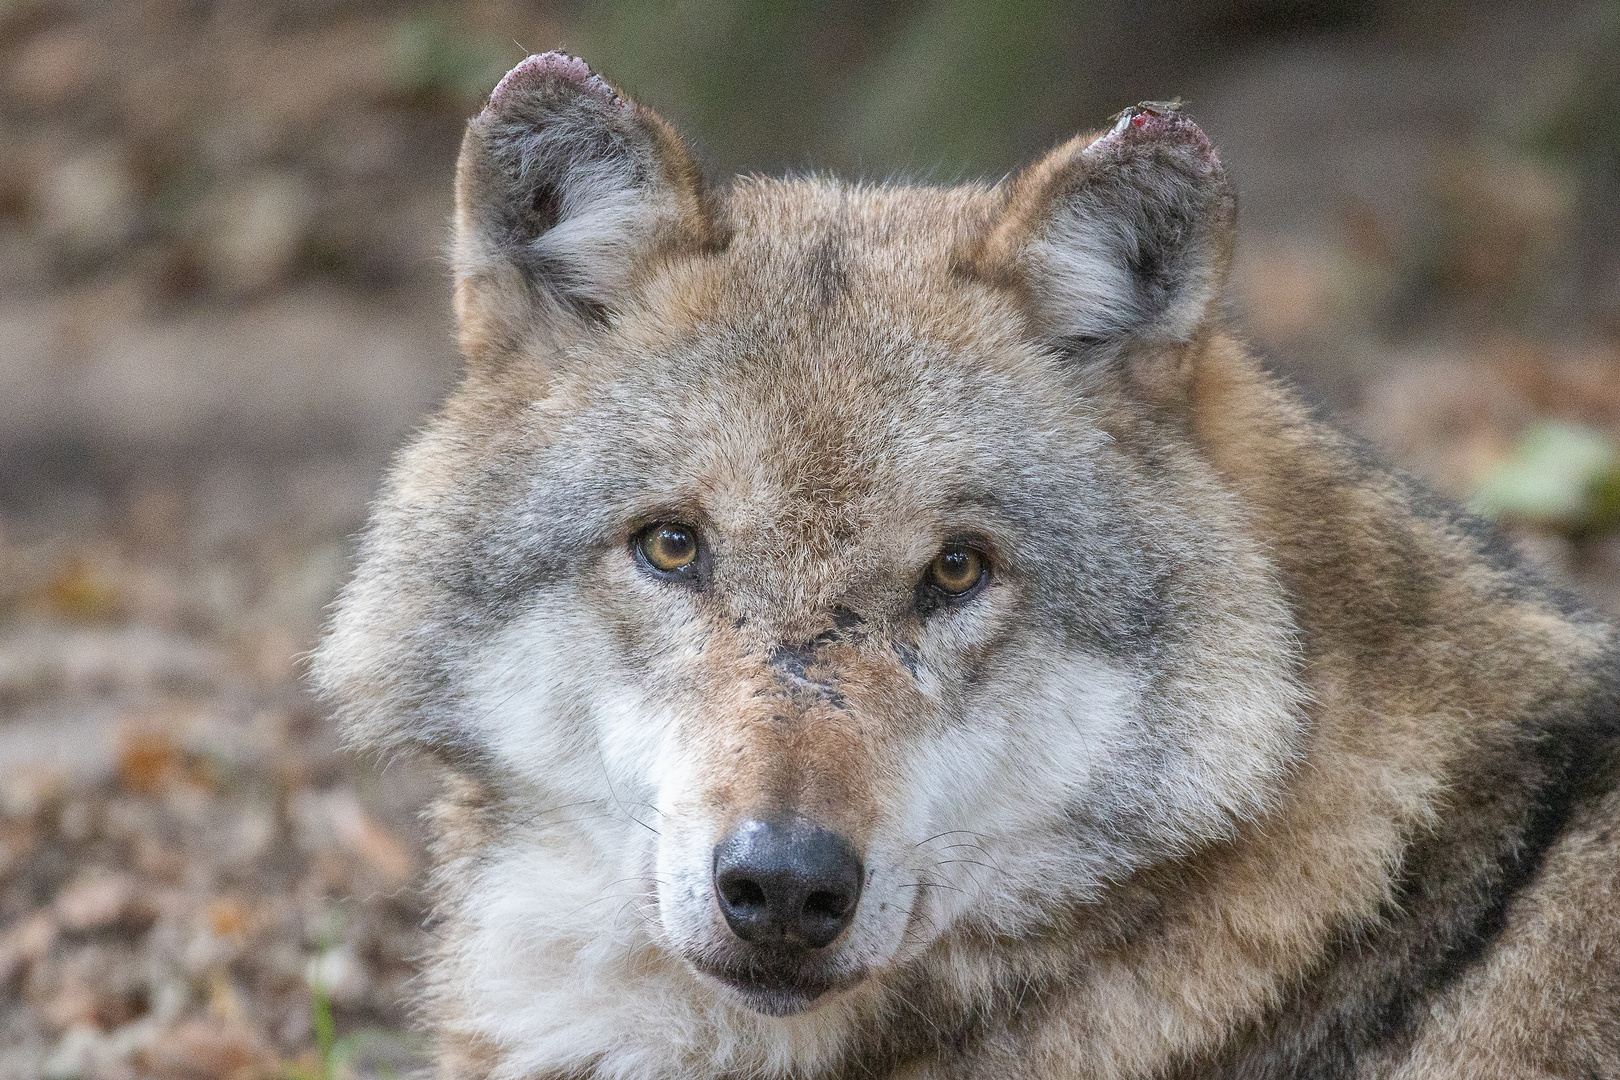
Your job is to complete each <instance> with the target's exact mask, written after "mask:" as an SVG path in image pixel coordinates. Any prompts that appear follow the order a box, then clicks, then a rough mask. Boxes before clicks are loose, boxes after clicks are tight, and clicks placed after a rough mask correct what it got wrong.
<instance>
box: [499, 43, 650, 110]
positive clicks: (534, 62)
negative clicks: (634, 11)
mask: <svg viewBox="0 0 1620 1080" xmlns="http://www.w3.org/2000/svg"><path fill="white" fill-rule="evenodd" d="M542 83H555V84H561V85H563V86H572V87H577V88H578V89H581V90H584V91H587V92H589V93H593V94H595V95H596V96H598V97H600V98H602V99H603V100H605V101H609V102H612V103H614V104H623V101H622V99H621V98H620V97H619V94H618V91H616V90H614V89H613V87H612V86H609V85H608V83H607V81H606V80H605V79H603V78H602V76H600V75H598V74H596V73H595V72H594V71H592V70H591V66H590V65H589V64H587V63H586V62H585V61H584V60H581V59H580V58H579V57H577V56H573V55H571V54H569V53H565V52H561V51H558V50H553V51H551V52H544V53H535V54H534V55H533V56H526V57H524V58H523V59H522V60H521V61H519V63H518V65H517V66H516V67H514V68H513V69H512V70H511V71H508V72H507V73H506V74H505V75H503V76H501V81H500V82H498V83H496V84H495V89H494V90H492V91H490V95H489V104H488V105H487V106H485V107H486V108H498V107H500V106H501V105H502V104H504V103H505V102H506V101H507V100H509V99H511V98H512V97H513V96H514V95H516V94H518V93H521V92H522V91H524V90H528V89H534V88H535V87H537V86H539V85H540V84H542Z"/></svg>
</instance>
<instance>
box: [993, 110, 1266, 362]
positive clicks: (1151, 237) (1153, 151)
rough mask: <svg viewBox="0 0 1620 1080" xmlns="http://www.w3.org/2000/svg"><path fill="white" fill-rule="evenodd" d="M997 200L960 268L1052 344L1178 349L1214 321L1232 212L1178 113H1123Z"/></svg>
mask: <svg viewBox="0 0 1620 1080" xmlns="http://www.w3.org/2000/svg"><path fill="white" fill-rule="evenodd" d="M1005 191H1006V194H1005V199H1006V201H1005V204H1004V206H1003V209H1002V210H1001V212H1000V215H999V217H997V218H996V219H995V221H994V222H993V224H992V225H991V226H990V228H989V230H988V231H987V232H986V233H985V234H983V235H982V236H981V237H980V238H979V240H978V242H977V243H976V244H975V245H973V247H972V248H971V249H970V250H969V252H968V253H967V256H966V259H965V264H966V267H967V269H968V270H969V271H970V272H972V273H975V274H976V275H977V276H980V277H981V278H984V279H986V280H989V281H992V282H995V283H998V284H1002V285H1008V286H1011V287H1012V288H1014V289H1015V290H1016V291H1017V292H1018V294H1019V295H1020V297H1021V298H1022V301H1023V303H1024V305H1025V307H1026V309H1027V311H1028V314H1029V317H1030V320H1031V322H1032V324H1033V325H1034V327H1035V330H1036V332H1037V333H1039V334H1040V335H1042V336H1043V337H1045V338H1046V339H1047V340H1049V341H1050V342H1051V343H1052V344H1053V345H1055V346H1057V347H1060V348H1065V349H1070V350H1076V349H1078V350H1083V351H1094V350H1096V349H1098V348H1107V347H1109V346H1113V347H1116V348H1118V347H1121V346H1126V345H1129V344H1133V343H1138V342H1140V343H1148V342H1155V343H1163V344H1176V343H1183V342H1187V341H1190V340H1193V339H1194V338H1196V337H1197V336H1198V335H1199V333H1200V331H1201V330H1203V329H1204V328H1205V327H1206V325H1207V324H1208V323H1209V322H1210V320H1211V318H1212V316H1214V315H1215V314H1216V312H1217V310H1218V307H1219V301H1220V296H1221V292H1222V289H1223V287H1224V285H1225V280H1226V271H1227V267H1228V265H1229V264H1230V262H1231V254H1232V234H1233V227H1234V224H1235V221H1236V205H1237V204H1236V201H1235V199H1234V198H1233V195H1232V190H1231V187H1230V185H1229V184H1228V183H1227V180H1226V173H1225V171H1224V170H1223V169H1222V168H1221V163H1220V159H1219V158H1218V157H1216V155H1215V150H1214V148H1213V147H1212V146H1211V145H1210V142H1209V139H1208V138H1207V137H1206V136H1205V135H1204V133H1203V132H1202V131H1200V130H1199V128H1198V126H1197V125H1196V124H1194V123H1193V122H1192V121H1191V120H1188V119H1187V118H1186V117H1184V116H1183V115H1182V114H1181V112H1180V107H1179V106H1177V105H1165V104H1143V105H1138V106H1136V107H1134V108H1131V109H1127V110H1125V112H1124V113H1122V114H1120V116H1119V118H1118V122H1117V123H1116V124H1115V125H1114V127H1113V128H1111V129H1110V130H1109V131H1107V132H1106V133H1104V134H1103V135H1102V136H1100V137H1085V136H1082V137H1081V138H1077V139H1074V140H1072V141H1070V142H1068V143H1065V144H1064V145H1063V146H1060V147H1058V148H1057V149H1056V150H1054V151H1052V153H1050V154H1048V155H1047V156H1046V158H1045V159H1044V160H1042V161H1040V162H1037V163H1036V164H1035V165H1032V166H1031V167H1030V168H1028V169H1026V170H1025V171H1024V172H1023V173H1022V174H1020V175H1019V176H1018V177H1016V178H1015V179H1014V180H1012V181H1011V183H1010V184H1008V185H1007V187H1006V189H1005Z"/></svg>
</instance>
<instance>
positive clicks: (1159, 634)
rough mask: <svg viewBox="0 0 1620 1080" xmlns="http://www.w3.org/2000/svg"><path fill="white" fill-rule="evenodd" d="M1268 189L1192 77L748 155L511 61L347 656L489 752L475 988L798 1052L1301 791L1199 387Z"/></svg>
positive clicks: (534, 1045)
mask: <svg viewBox="0 0 1620 1080" xmlns="http://www.w3.org/2000/svg"><path fill="white" fill-rule="evenodd" d="M1233 216H1234V203H1233V197H1232V194H1231V192H1230V189H1229V187H1228V184H1227V181H1226V179H1225V176H1224V173H1223V171H1222V168H1221V165H1220V162H1219V160H1218V159H1217V156H1216V154H1215V152H1214V151H1213V149H1212V148H1211V146H1210V144H1209V142H1208V140H1207V139H1206V138H1205V137H1204V135H1203V134H1202V132H1200V131H1199V129H1198V128H1197V127H1195V126H1194V125H1193V124H1192V123H1191V122H1190V121H1188V120H1187V119H1186V118H1185V117H1183V116H1182V115H1181V114H1180V113H1179V111H1177V110H1175V109H1173V108H1168V107H1141V108H1137V109H1133V110H1128V111H1127V112H1126V113H1125V114H1123V115H1122V116H1121V117H1120V118H1119V120H1118V122H1117V123H1116V124H1115V125H1114V126H1113V127H1112V128H1111V129H1109V130H1108V131H1107V132H1105V133H1103V134H1102V135H1100V136H1094V137H1084V138H1080V139H1076V140H1074V141H1073V142H1070V143H1068V144H1066V145H1064V146H1062V147H1060V148H1058V149H1057V150H1056V151H1054V152H1053V153H1052V154H1051V155H1049V156H1048V157H1047V158H1046V159H1045V160H1043V161H1041V162H1039V163H1038V164H1036V165H1034V166H1033V167H1031V168H1029V169H1028V170H1026V171H1025V172H1024V173H1022V174H1021V175H1019V176H1017V177H1016V178H1014V179H1011V180H1009V181H1007V182H1003V183H1002V184H999V185H996V186H993V187H980V186H968V187H961V188H954V189H944V190H941V189H931V188H914V187H860V186H849V185H845V184H841V183H836V182H832V181H824V180H788V181H775V180H763V179H752V178H751V179H744V180H739V181H737V182H736V183H735V184H734V185H733V186H731V187H730V188H729V189H727V190H724V191H711V190H709V189H707V188H705V186H704V185H703V182H702V180H701V178H700V174H699V171H698V170H697V168H696V167H695V166H694V164H693V160H692V158H691V156H690V154H689V153H688V152H687V150H686V149H685V148H684V147H683V145H682V144H681V142H680V141H679V140H678V139H677V137H676V136H675V135H674V134H673V132H672V130H671V129H670V128H669V126H668V125H667V124H665V123H664V122H663V121H662V120H660V119H659V118H658V117H656V116H655V115H653V114H652V113H651V112H650V111H648V110H647V109H645V108H643V107H641V106H639V105H637V104H635V103H633V102H631V101H628V100H626V99H625V98H624V97H623V96H621V95H620V94H619V93H618V92H616V91H615V90H614V89H613V88H612V87H611V86H609V85H608V84H606V83H605V82H603V81H602V80H601V79H600V78H599V77H597V76H595V75H593V74H591V72H590V71H589V69H588V68H586V66H585V65H584V64H583V63H582V62H580V61H578V60H575V59H572V58H569V57H564V56H561V55H559V54H548V55H545V56H538V57H531V58H529V59H528V60H526V61H525V62H524V63H523V64H521V65H519V66H518V67H517V68H516V69H514V70H513V71H512V72H511V73H510V74H509V75H508V76H507V77H506V78H505V79H504V80H503V81H502V83H501V84H500V86H499V87H498V88H497V89H496V90H495V92H494V94H493V95H492V97H491V99H490V101H489V104H488V106H487V107H486V108H485V109H484V111H483V112H482V113H481V114H480V115H479V116H478V117H477V118H476V119H475V120H473V121H472V122H471V124H470V125H469V127H468V130H467V134H466V139H465V142H464V144H463V147H462V152H461V159H460V164H459V170H458V176H457V183H456V213H455V245H454V266H455V297H456V310H457V315H458V319H459V328H460V339H461V345H462V348H463V351H464V353H465V354H466V357H467V361H468V368H467V373H466V378H465V381H464V383H463V385H462V386H461V388H460V389H459V390H458V391H457V393H456V394H455V395H454V396H453V397H452V399H451V400H450V402H449V403H448V405H447V406H446V407H445V409H444V411H443V413H442V414H441V415H440V416H439V417H438V418H437V419H436V420H435V421H434V422H433V423H432V424H431V425H430V426H429V427H428V428H427V430H426V431H425V432H424V434H423V435H422V436H421V437H420V438H419V439H418V440H417V441H416V443H415V444H414V445H413V446H411V447H410V448H409V449H407V450H406V451H405V452H404V453H403V455H402V456H401V458H400V459H399V461H398V462H397V464H396V466H395V468H394V470H393V474H392V478H391V480H390V482H389V485H388V487H387V489H386V491H385V493H384V495H383V496H382V498H381V500H380V501H379V503H378V506H377V508H376V511H375V514H374V517H373V520H372V523H371V525H370V527H369V529H368V532H367V534H366V537H365V540H364V543H363V546H362V552H361V560H360V565H359V568H358V570H357V572H356V574H355V577H354V579H353V581H352V582H351V583H350V584H349V586H348V587H347V589H346V590H345V591H344V593H343V596H342V598H341V600H340V602H339V605H338V609H337V612H336V615H335V617H334V619H333V621H332V625H331V628H330V631H329V633H328V635H327V637H326V639H325V641H324V642H323V644H322V646H321V649H320V652H319V656H318V668H317V675H318V678H319V681H320V683H321V685H322V687H323V688H324V689H325V691H326V692H327V694H328V695H329V696H330V698H331V699H332V700H333V701H335V702H336V704H337V706H338V708H339V711H340V714H341V717H342V720H343V723H344V725H345V728H346V730H347V732H348V734H349V736H350V737H351V738H352V739H353V741H354V742H355V743H357V744H358V745H360V746H362V747H365V748H368V749H374V750H382V751H388V750H393V749H398V748H416V749H420V750H422V751H425V752H427V753H429V754H432V755H435V756H437V757H439V758H441V759H443V760H445V761H447V762H449V763H450V764H451V765H452V766H453V767H454V768H455V769H456V770H457V771H458V772H459V773H461V774H463V775H465V776H468V777H472V778H474V779H475V780H476V783H477V784H478V785H479V786H480V790H483V791H486V792H488V793H489V794H488V800H489V804H490V807H491V809H490V810H489V819H490V821H491V822H493V824H492V825H491V826H490V827H489V829H488V830H487V831H486V832H485V833H483V834H481V839H480V840H479V841H478V847H479V850H477V851H475V852H461V853H458V858H460V859H461V861H459V862H457V863H456V867H457V869H456V870H455V871H454V872H453V873H450V872H447V873H446V875H445V877H446V881H447V886H446V887H447V889H448V890H449V892H450V894H451V895H452V900H451V901H450V902H451V903H452V904H454V905H456V906H457V910H458V912H459V914H458V915H457V916H456V917H457V918H458V919H459V920H460V925H461V927H462V930H461V931H460V933H461V937H460V938H458V942H457V944H455V945H454V947H453V948H452V949H451V950H450V952H449V953H448V954H447V957H446V959H444V960H443V961H442V965H441V966H442V968H443V970H442V971H440V972H439V973H438V975H437V976H436V977H437V978H438V979H439V981H440V984H441V986H449V985H452V984H453V987H454V989H453V990H447V991H445V992H446V993H455V994H458V995H460V996H461V997H462V998H463V999H464V1000H465V1001H468V1002H471V1004H469V1005H468V1006H467V1007H466V1008H465V1009H464V1010H463V1012H464V1014H465V1015H467V1016H469V1017H472V1019H469V1020H467V1021H466V1022H467V1024H469V1025H471V1026H472V1027H474V1028H476V1029H477V1030H478V1031H479V1032H480V1033H482V1034H483V1035H484V1036H486V1037H488V1038H490V1039H492V1040H494V1041H496V1042H498V1043H501V1044H502V1045H506V1046H509V1047H527V1048H529V1049H528V1050H526V1051H525V1053H528V1054H529V1057H528V1058H525V1059H524V1060H526V1061H528V1063H529V1065H531V1066H535V1067H538V1065H539V1064H541V1063H546V1062H553V1063H554V1062H555V1061H558V1060H564V1059H567V1060H580V1061H583V1060H597V1058H592V1057H590V1055H591V1054H596V1055H598V1057H600V1055H601V1054H602V1053H606V1052H607V1051H605V1050H603V1049H602V1047H603V1046H604V1045H607V1044H608V1043H611V1044H612V1045H614V1046H616V1047H618V1048H619V1049H618V1050H616V1051H615V1052H617V1053H623V1054H628V1053H632V1050H628V1049H625V1047H636V1046H640V1047H643V1049H644V1050H645V1053H646V1054H648V1055H653V1054H658V1053H662V1054H665V1055H666V1056H667V1055H668V1054H676V1053H677V1051H676V1050H670V1049H669V1047H672V1046H673V1047H677V1048H684V1049H680V1050H679V1054H687V1055H691V1054H699V1053H706V1054H711V1055H714V1054H720V1053H721V1051H720V1050H719V1049H717V1047H720V1046H721V1045H722V1044H723V1043H724V1040H723V1039H721V1038H720V1036H718V1035H716V1034H715V1032H716V1031H718V1030H721V1029H722V1028H725V1026H726V1025H727V1024H730V1025H732V1026H733V1028H734V1029H736V1030H744V1029H746V1030H747V1031H748V1032H751V1033H752V1035H750V1036H749V1038H751V1039H753V1041H752V1042H750V1041H749V1040H748V1039H742V1041H740V1042H736V1043H735V1044H725V1045H731V1046H732V1047H733V1048H732V1050H730V1051H727V1053H733V1054H735V1055H741V1057H739V1058H738V1060H739V1061H740V1060H742V1058H743V1057H746V1055H747V1054H748V1053H754V1052H756V1051H757V1052H758V1053H759V1054H764V1055H766V1057H765V1058H761V1059H760V1061H765V1060H766V1058H769V1060H771V1061H777V1063H778V1064H781V1065H782V1067H784V1068H786V1067H787V1065H786V1064H784V1063H786V1062H788V1061H789V1059H790V1058H791V1059H792V1060H795V1061H803V1060H805V1058H806V1055H808V1056H810V1057H813V1056H814V1055H815V1054H816V1053H819V1052H821V1051H818V1050H817V1049H816V1047H818V1046H821V1047H823V1049H825V1046H824V1044H825V1045H831V1042H836V1037H837V1036H836V1028H837V1023H836V1018H837V1017H838V1016H840V1015H844V1013H847V1012H848V1010H851V1009H859V1008H866V1007H874V1006H872V1005H871V1003H872V1002H873V1001H875V1000H876V999H877V996H878V995H880V994H881V988H882V986H883V985H884V983H885V980H886V979H889V978H891V977H892V976H893V973H894V972H897V971H900V970H902V969H904V968H906V967H907V966H908V965H910V966H912V967H915V966H916V965H919V964H928V963H936V964H940V965H943V966H942V967H941V971H942V974H941V975H940V977H941V978H951V977H956V976H953V975H951V974H950V972H949V971H948V970H947V969H948V968H949V962H948V960H942V959H940V958H941V957H943V956H947V954H948V953H949V948H948V946H949V941H950V940H951V939H952V936H953V935H960V934H977V935H992V936H998V937H1004V938H1005V937H1020V936H1029V935H1038V934H1040V933H1042V932H1043V928H1046V927H1049V926H1051V925H1052V924H1053V922H1054V921H1055V920H1060V919H1062V918H1065V917H1068V913H1072V912H1074V911H1075V910H1078V909H1081V908H1083V905H1085V904H1086V903H1087V902H1088V901H1090V900H1092V899H1094V898H1095V897H1096V896H1097V895H1098V893H1099V891H1100V890H1102V889H1104V888H1106V887H1107V885H1108V884H1109V883H1110V882H1115V881H1118V880H1120V879H1122V878H1124V877H1126V876H1128V875H1130V874H1132V873H1133V872H1135V871H1137V870H1138V869H1140V868H1142V867H1144V866H1148V865H1150V864H1153V863H1155V862H1157V861H1161V860H1166V859H1171V858H1175V857H1177V856H1179V855H1182V854H1185V853H1188V852H1191V851H1195V850H1197V849H1199V848H1201V847H1203V846H1205V845H1209V844H1212V843H1217V842H1220V841H1222V840H1223V839H1225V838H1228V837H1229V836H1230V835H1231V834H1232V832H1233V830H1234V828H1235V827H1236V826H1237V825H1238V824H1239V823H1241V822H1244V821H1246V820H1251V819H1254V818H1256V817H1257V816H1259V815H1262V814H1263V813H1264V812H1265V811H1266V809H1267V808H1268V806H1269V804H1270V802H1271V800H1272V799H1273V798H1274V797H1275V794H1276V792H1277V791H1278V790H1279V787H1280V785H1281V783H1282V779H1283V777H1284V776H1285V775H1286V774H1287V772H1288V770H1289V769H1290V768H1291V766H1292V764H1293V763H1294V762H1295V761H1296V759H1297V753H1298V749H1299V745H1300V742H1301V739H1302V738H1303V730H1302V721H1301V719H1300V711H1299V704H1300V690H1299V684H1298V682H1297V681H1296V678H1295V675H1296V671H1297V669H1298V666H1299V663H1300V655H1299V649H1298V646H1297V644H1296V642H1295V640H1294V637H1293V634H1292V631H1291V626H1292V623H1291V621H1290V615H1289V611H1288V609H1287V606H1286V605H1285V603H1284V601H1283V599H1282V590H1281V586H1280V584H1279V582H1278V581H1277V580H1276V573H1275V571H1274V568H1273V567H1272V565H1271V564H1270V562H1269V561H1268V559H1267V557H1266V554H1265V552H1264V550H1263V549H1262V547H1261V546H1260V545H1259V544H1257V543H1256V542H1254V541H1253V540H1252V539H1251V536H1252V531H1251V530H1250V529H1249V528H1247V523H1246V521H1245V518H1244V514H1243V510H1242V508H1241V504H1240V501H1239V498H1238V497H1237V494H1236V493H1235V492H1233V491H1232V490H1230V488H1229V487H1228V486H1227V485H1226V484H1225V483H1224V482H1223V481H1221V480H1220V479H1219V478H1218V477H1217V476H1216V474H1215V473H1214V472H1213V471H1212V470H1211V469H1210V468H1209V467H1207V466H1206V465H1205V464H1204V462H1203V458H1202V457H1201V456H1200V454H1199V452H1198V447H1197V445H1196V439H1195V438H1193V436H1192V435H1191V434H1190V433H1189V430H1188V426H1187V425H1186V423H1184V421H1183V417H1184V416H1185V413H1186V410H1187V409H1188V408H1189V407H1190V405H1189V402H1190V401H1191V400H1192V398H1193V397H1195V396H1196V394H1197V389H1198V380H1197V368H1198V358H1199V356H1200V355H1201V351H1202V350H1204V349H1206V348H1207V347H1208V344H1209V342H1210V340H1211V338H1212V335H1214V334H1215V333H1216V331H1217V329H1218V324H1219V319H1220V303H1221V291H1222V286H1223V281H1224V276H1225V271H1226V267H1227V263H1228V259H1229V252H1230V247H1231V234H1232V227H1233ZM461 856H465V857H464V858H461ZM452 878H453V879H454V880H451V879H452ZM960 977H963V978H967V977H969V976H968V975H966V974H961V975H960ZM654 1001H656V1002H657V1003H658V1006H657V1007H656V1008H649V1003H650V1002H654ZM863 1003H864V1004H863ZM841 1010H842V1012H841ZM750 1018H751V1019H750ZM807 1018H808V1019H807ZM816 1018H820V1019H816ZM738 1025H741V1027H738ZM772 1025H776V1026H775V1027H773V1026H772ZM592 1032H597V1033H598V1034H599V1035H600V1036H601V1037H600V1038H596V1039H595V1041H594V1042H593V1037H592V1035H591V1033H592ZM609 1032H611V1033H612V1037H611V1039H610V1038H609V1036H608V1035H607V1034H603V1033H609ZM784 1032H786V1033H787V1034H783V1033H784ZM818 1033H819V1034H818ZM829 1033H830V1034H829ZM773 1039H775V1040H777V1041H776V1042H772V1041H771V1040H773ZM818 1039H820V1040H821V1042H818V1041H817V1040H818ZM638 1040H639V1041H638ZM784 1040H785V1041H784ZM829 1040H831V1042H829ZM747 1046H752V1047H755V1050H745V1049H737V1047H747ZM761 1046H775V1047H777V1049H776V1050H770V1051H767V1050H759V1049H758V1047H761ZM545 1047H549V1048H550V1049H549V1050H547V1049H544V1048H545ZM564 1047H567V1048H569V1049H568V1050H567V1051H566V1053H565V1051H564V1049H563V1048H564ZM593 1047H594V1049H593ZM783 1047H787V1049H783ZM659 1048H663V1049H659ZM513 1052H514V1053H516V1052H517V1051H515V1050H514V1051H513ZM638 1052H639V1051H638ZM828 1052H830V1051H828ZM548 1053H549V1054H551V1056H550V1057H547V1056H546V1055H547V1054H548ZM679 1054H677V1056H679ZM771 1054H777V1055H778V1058H780V1060H778V1058H772V1057H770V1055H771ZM569 1055H573V1056H572V1057H570V1056H569ZM795 1055H797V1056H795ZM649 1060H650V1059H649ZM749 1060H753V1059H749ZM767 1063H768V1062H767ZM513 1068H514V1070H516V1069H517V1068H518V1066H517V1065H514V1066H513Z"/></svg>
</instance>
